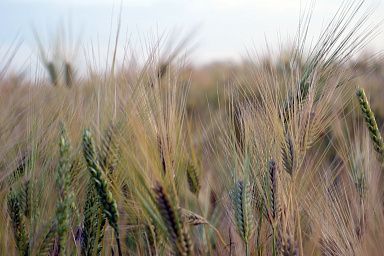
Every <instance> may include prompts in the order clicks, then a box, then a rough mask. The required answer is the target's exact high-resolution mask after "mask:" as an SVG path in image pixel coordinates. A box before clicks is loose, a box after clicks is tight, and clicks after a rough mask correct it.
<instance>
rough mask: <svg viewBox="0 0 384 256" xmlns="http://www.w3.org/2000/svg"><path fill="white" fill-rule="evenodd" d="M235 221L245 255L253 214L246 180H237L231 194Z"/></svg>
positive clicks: (247, 249) (247, 248)
mask: <svg viewBox="0 0 384 256" xmlns="http://www.w3.org/2000/svg"><path fill="white" fill-rule="evenodd" d="M231 199H232V204H233V208H234V209H233V210H234V212H235V221H236V225H237V229H238V232H239V234H240V236H241V238H242V239H243V241H244V243H245V246H246V251H247V253H246V254H247V255H249V240H250V237H251V235H252V230H253V215H252V205H251V199H252V196H251V186H250V185H249V183H248V182H247V181H238V182H237V183H236V185H235V188H234V190H233V192H232V194H231Z"/></svg>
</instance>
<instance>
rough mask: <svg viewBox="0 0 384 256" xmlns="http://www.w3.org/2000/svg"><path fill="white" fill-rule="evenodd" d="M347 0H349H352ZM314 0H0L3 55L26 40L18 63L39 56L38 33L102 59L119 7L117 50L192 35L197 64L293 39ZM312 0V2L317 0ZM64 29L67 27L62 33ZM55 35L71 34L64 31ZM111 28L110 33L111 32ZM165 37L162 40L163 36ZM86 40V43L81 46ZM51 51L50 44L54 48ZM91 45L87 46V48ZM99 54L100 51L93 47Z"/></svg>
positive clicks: (327, 14) (318, 10)
mask: <svg viewBox="0 0 384 256" xmlns="http://www.w3.org/2000/svg"><path fill="white" fill-rule="evenodd" d="M347 1H348V0H347ZM310 2H311V1H309V0H122V1H120V0H81V1H79V0H0V26H1V28H0V56H1V51H3V52H4V51H5V50H6V49H8V47H10V46H14V45H15V44H16V43H15V40H16V42H19V41H21V42H22V44H21V47H20V48H19V51H18V54H17V56H16V58H15V63H16V65H18V66H22V65H23V64H24V65H25V64H26V63H30V62H33V61H36V59H37V58H38V56H39V54H38V53H39V51H38V47H37V45H38V44H37V40H36V37H35V36H34V33H33V31H36V34H37V35H38V38H39V39H40V40H41V42H42V43H43V45H44V47H45V48H46V49H47V50H49V49H51V48H53V45H55V43H54V42H55V40H59V41H60V42H62V43H63V44H64V45H65V47H66V48H68V49H69V50H67V52H68V55H69V56H70V57H71V58H81V56H83V55H86V54H87V53H88V54H90V51H91V50H90V49H91V48H92V47H93V48H96V49H97V50H96V51H97V52H98V54H97V55H100V56H99V58H100V62H103V59H104V58H106V56H107V52H108V42H109V39H110V38H114V37H115V34H116V30H117V20H118V17H119V11H120V6H121V17H122V19H121V31H120V38H119V48H118V49H119V54H120V55H121V56H122V55H123V52H129V51H130V50H131V51H137V52H140V51H148V48H151V43H152V44H154V42H156V39H158V38H173V40H174V41H175V42H177V41H181V40H182V39H183V37H185V36H187V35H192V36H191V37H190V38H191V39H190V40H189V41H190V43H189V44H187V47H189V48H191V49H192V48H193V52H192V54H191V59H192V61H193V62H194V63H197V64H201V63H203V64H204V63H208V62H211V61H221V60H239V59H240V58H241V57H242V56H244V55H246V53H247V52H248V51H249V50H256V51H260V52H263V51H264V50H265V49H266V48H267V46H266V42H267V44H268V46H269V47H271V46H272V47H278V46H279V45H281V44H282V45H284V44H286V43H289V42H290V41H291V40H292V38H293V37H294V35H295V32H296V31H297V27H298V23H299V18H300V14H301V13H302V12H303V10H304V9H305V8H306V7H308V4H309V3H310ZM312 2H313V1H312ZM341 3H342V0H317V1H316V3H315V5H314V12H313V18H312V23H311V27H310V35H311V36H313V37H316V35H317V34H318V33H319V31H320V30H321V28H322V27H324V25H325V24H326V23H327V21H329V19H330V18H331V17H332V14H333V13H334V12H335V11H336V10H337V8H338V7H339V5H340V4H341ZM383 5H384V3H381V1H380V0H367V4H366V6H367V7H368V8H372V9H374V10H375V13H374V14H373V16H372V20H373V21H374V22H378V21H379V19H380V17H384V6H383ZM382 28H383V27H382V26H381V27H380V28H379V31H378V32H379V36H378V37H377V38H376V39H375V40H373V41H372V42H370V44H369V48H370V49H372V50H375V51H382V50H383V49H384V36H383V33H382V32H381V31H382ZM62 31H65V33H62ZM57 34H61V35H63V34H66V35H67V36H66V37H65V38H59V39H58V37H57ZM111 35H112V36H111ZM164 41H165V40H164ZM80 45H81V47H79V46H80ZM52 51H53V50H52ZM86 52H87V53H86ZM94 55H96V54H94ZM1 61H2V60H1V59H0V64H1Z"/></svg>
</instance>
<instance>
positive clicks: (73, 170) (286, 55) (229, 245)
mask: <svg viewBox="0 0 384 256" xmlns="http://www.w3.org/2000/svg"><path fill="white" fill-rule="evenodd" d="M365 10H366V9H365V5H364V1H345V2H344V3H343V5H341V7H340V9H339V10H337V11H336V13H335V16H334V18H333V19H332V20H330V21H329V22H328V25H327V26H325V28H324V30H323V31H322V32H321V33H320V36H319V37H318V39H317V41H315V42H313V41H311V40H309V39H308V38H307V29H308V28H309V23H310V19H311V13H310V11H308V13H307V14H305V15H304V16H303V18H302V22H301V23H300V25H299V28H298V33H297V35H296V37H295V43H294V44H293V46H291V47H287V48H286V49H284V50H282V51H281V52H279V53H278V54H276V55H274V56H272V53H268V54H266V55H265V57H262V58H261V57H255V56H251V55H250V57H249V58H248V59H246V60H244V61H243V62H242V63H241V64H236V65H235V64H234V65H231V64H228V65H227V64H216V65H211V66H205V67H202V68H194V67H191V66H188V65H187V64H186V63H185V62H184V61H183V56H182V51H183V47H184V46H185V45H186V44H187V41H188V39H183V40H181V42H180V43H176V44H175V45H174V47H173V48H172V47H171V48H165V54H163V53H164V49H161V47H160V46H159V45H160V44H157V45H156V44H155V45H156V46H155V47H153V49H152V51H151V52H150V54H148V57H147V59H146V61H145V62H144V63H143V64H140V65H135V64H134V63H135V60H134V59H132V60H130V62H129V63H130V65H127V66H125V67H117V66H115V62H114V57H113V58H112V62H111V66H110V67H108V70H105V72H103V73H101V72H90V73H91V75H88V76H82V75H80V74H79V73H76V68H77V67H76V63H71V61H70V60H69V59H65V60H61V59H57V58H56V59H54V58H50V56H47V55H45V54H42V56H44V57H43V58H42V63H43V65H44V67H45V69H46V72H47V77H48V79H44V78H36V79H35V80H31V79H22V78H20V77H16V76H12V75H10V72H9V71H8V70H7V68H8V64H7V63H9V62H8V61H5V62H4V63H5V64H4V66H0V84H1V86H0V97H1V99H0V145H1V147H0V195H1V196H0V202H1V204H2V208H1V209H2V211H1V213H0V255H258V256H259V255H272V256H276V255H284V256H288V255H291V256H293V255H328V256H331V255H382V252H383V251H384V243H383V242H384V233H383V232H382V230H383V229H384V204H383V196H384V194H383V193H384V189H383V186H382V184H383V182H384V180H383V175H382V172H383V161H384V141H383V139H382V136H381V127H382V123H383V120H384V113H383V111H382V109H383V104H382V99H383V95H382V90H381V87H380V86H381V83H382V82H383V78H384V77H383V74H382V72H383V67H384V64H383V63H382V62H381V61H380V59H375V58H371V57H364V56H362V57H360V58H356V57H355V56H356V54H357V53H359V52H360V51H361V50H362V49H364V47H365V45H366V43H367V42H368V41H369V40H370V39H371V38H372V37H374V36H375V34H376V33H377V26H376V25H372V24H371V23H370V22H369V13H367V12H366V11H365ZM42 51H43V49H42ZM3 59H4V60H8V59H9V60H10V61H11V59H12V51H11V50H10V52H9V53H8V54H7V56H3ZM87 69H89V70H92V67H87Z"/></svg>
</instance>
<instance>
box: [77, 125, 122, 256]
mask: <svg viewBox="0 0 384 256" xmlns="http://www.w3.org/2000/svg"><path fill="white" fill-rule="evenodd" d="M83 153H84V158H85V160H86V162H87V166H88V170H89V172H90V174H91V177H92V180H93V184H94V185H95V188H96V192H97V194H98V196H99V200H100V203H101V206H102V209H103V213H104V214H105V216H106V218H107V219H108V222H109V225H111V227H112V228H113V229H114V231H115V236H116V241H117V246H118V251H119V255H122V252H121V246H120V235H119V226H118V218H119V214H118V211H117V204H116V201H115V199H114V198H113V196H112V193H111V191H110V189H109V186H108V183H107V178H106V174H105V173H104V172H103V170H102V168H101V167H100V164H99V161H98V160H97V153H96V148H95V145H94V142H93V138H92V134H91V132H90V130H89V129H85V131H84V134H83Z"/></svg>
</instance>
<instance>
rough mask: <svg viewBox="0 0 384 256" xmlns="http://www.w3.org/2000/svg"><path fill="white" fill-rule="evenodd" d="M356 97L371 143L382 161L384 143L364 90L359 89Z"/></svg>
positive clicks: (383, 157) (383, 158)
mask: <svg viewBox="0 0 384 256" xmlns="http://www.w3.org/2000/svg"><path fill="white" fill-rule="evenodd" d="M356 96H357V98H358V100H359V104H360V109H361V111H362V113H363V116H364V119H365V123H366V124H367V127H368V130H369V135H370V137H371V139H372V141H373V147H374V149H375V150H376V152H377V153H378V154H379V160H380V161H381V162H383V160H384V142H383V138H382V137H381V134H380V131H379V127H378V126H377V122H376V118H375V115H374V113H373V111H372V109H371V107H370V105H369V102H368V99H367V96H366V95H365V92H364V89H362V88H359V89H357V91H356Z"/></svg>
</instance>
